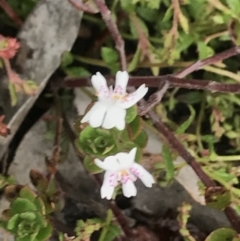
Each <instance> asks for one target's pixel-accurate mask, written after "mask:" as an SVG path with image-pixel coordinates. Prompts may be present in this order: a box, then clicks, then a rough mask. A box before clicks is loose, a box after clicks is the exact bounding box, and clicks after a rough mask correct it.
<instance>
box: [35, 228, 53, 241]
mask: <svg viewBox="0 0 240 241" xmlns="http://www.w3.org/2000/svg"><path fill="white" fill-rule="evenodd" d="M52 231H53V228H52V226H51V225H50V224H48V225H47V227H45V228H42V229H40V230H39V232H38V234H37V236H36V240H37V241H45V240H48V239H49V238H50V237H51V235H52Z"/></svg>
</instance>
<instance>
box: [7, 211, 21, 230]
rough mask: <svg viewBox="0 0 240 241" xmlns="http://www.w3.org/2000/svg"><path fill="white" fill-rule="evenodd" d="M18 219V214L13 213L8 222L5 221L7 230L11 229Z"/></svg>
mask: <svg viewBox="0 0 240 241" xmlns="http://www.w3.org/2000/svg"><path fill="white" fill-rule="evenodd" d="M18 221H19V214H15V215H14V216H12V217H11V218H10V219H9V221H8V223H7V229H8V230H13V229H14V228H15V227H16V226H17V224H18Z"/></svg>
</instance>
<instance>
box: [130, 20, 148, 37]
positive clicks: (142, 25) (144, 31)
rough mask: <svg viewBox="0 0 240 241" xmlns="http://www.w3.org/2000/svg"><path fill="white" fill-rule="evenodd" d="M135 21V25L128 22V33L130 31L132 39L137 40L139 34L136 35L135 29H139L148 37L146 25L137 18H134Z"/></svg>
mask: <svg viewBox="0 0 240 241" xmlns="http://www.w3.org/2000/svg"><path fill="white" fill-rule="evenodd" d="M134 18H135V20H136V21H137V23H135V21H134V22H133V21H129V24H130V31H131V34H132V36H133V37H134V38H139V33H138V30H137V27H138V28H139V29H141V31H142V32H143V33H144V34H145V36H146V37H148V36H149V32H148V27H147V25H146V24H145V23H144V22H143V21H142V20H141V19H140V18H138V17H137V16H134ZM136 24H137V26H136Z"/></svg>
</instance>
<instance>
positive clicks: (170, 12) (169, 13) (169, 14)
mask: <svg viewBox="0 0 240 241" xmlns="http://www.w3.org/2000/svg"><path fill="white" fill-rule="evenodd" d="M172 16H173V9H172V8H168V9H167V11H166V12H165V14H164V16H163V19H162V21H161V22H162V23H164V22H168V21H169V20H170V19H171V17H172Z"/></svg>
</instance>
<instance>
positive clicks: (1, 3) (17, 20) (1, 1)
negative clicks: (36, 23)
mask: <svg viewBox="0 0 240 241" xmlns="http://www.w3.org/2000/svg"><path fill="white" fill-rule="evenodd" d="M0 7H1V8H2V9H3V11H4V12H5V13H6V14H7V15H8V16H9V17H10V18H11V19H12V20H13V22H14V23H15V24H16V25H17V26H18V27H21V26H22V25H23V22H22V20H21V19H20V18H19V16H18V15H17V14H16V12H15V11H14V10H13V8H12V7H11V6H10V5H9V3H8V2H7V1H6V0H0Z"/></svg>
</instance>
